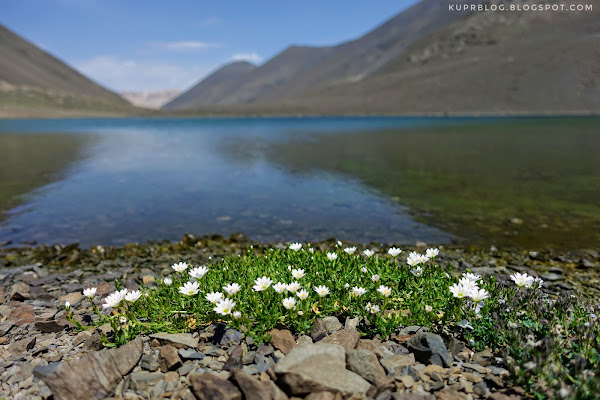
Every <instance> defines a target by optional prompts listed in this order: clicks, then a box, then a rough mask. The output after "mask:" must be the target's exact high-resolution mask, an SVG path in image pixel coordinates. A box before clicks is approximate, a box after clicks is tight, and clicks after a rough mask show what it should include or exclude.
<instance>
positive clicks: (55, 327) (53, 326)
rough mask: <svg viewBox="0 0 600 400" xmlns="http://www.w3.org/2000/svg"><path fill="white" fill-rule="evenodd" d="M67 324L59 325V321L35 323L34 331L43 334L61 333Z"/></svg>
mask: <svg viewBox="0 0 600 400" xmlns="http://www.w3.org/2000/svg"><path fill="white" fill-rule="evenodd" d="M66 326H67V324H62V323H59V321H56V320H52V321H38V322H36V323H35V329H37V330H38V331H40V332H43V333H51V332H62V330H63V329H65V327H66Z"/></svg>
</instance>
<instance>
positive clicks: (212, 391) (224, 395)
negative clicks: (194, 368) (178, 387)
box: [188, 373, 242, 400]
mask: <svg viewBox="0 0 600 400" xmlns="http://www.w3.org/2000/svg"><path fill="white" fill-rule="evenodd" d="M188 379H189V381H190V384H191V385H192V390H193V392H194V394H195V395H196V397H197V398H198V400H216V399H218V400H242V393H241V392H240V391H239V390H238V388H236V387H235V386H234V384H233V383H231V382H229V381H226V380H224V379H221V378H218V377H217V376H215V375H213V374H210V373H204V374H191V375H189V376H188Z"/></svg>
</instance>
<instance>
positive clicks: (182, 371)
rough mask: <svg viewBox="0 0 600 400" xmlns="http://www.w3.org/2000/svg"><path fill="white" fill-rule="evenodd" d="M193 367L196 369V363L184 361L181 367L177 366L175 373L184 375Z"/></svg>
mask: <svg viewBox="0 0 600 400" xmlns="http://www.w3.org/2000/svg"><path fill="white" fill-rule="evenodd" d="M194 369H196V364H194V363H191V362H186V363H185V364H183V366H182V367H181V368H179V369H178V370H177V373H178V374H179V375H180V376H185V375H187V374H189V373H190V372H192V371H193V370H194Z"/></svg>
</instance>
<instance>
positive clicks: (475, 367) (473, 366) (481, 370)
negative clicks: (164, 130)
mask: <svg viewBox="0 0 600 400" xmlns="http://www.w3.org/2000/svg"><path fill="white" fill-rule="evenodd" d="M463 368H468V369H470V370H473V371H476V372H479V373H480V374H483V373H485V372H487V371H486V369H485V368H484V367H483V366H481V365H480V364H474V363H464V364H463Z"/></svg>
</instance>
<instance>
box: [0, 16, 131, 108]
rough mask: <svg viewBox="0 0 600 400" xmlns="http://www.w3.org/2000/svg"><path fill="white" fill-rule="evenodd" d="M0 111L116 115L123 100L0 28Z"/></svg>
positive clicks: (127, 104) (126, 106) (128, 106)
mask: <svg viewBox="0 0 600 400" xmlns="http://www.w3.org/2000/svg"><path fill="white" fill-rule="evenodd" d="M0 107H2V109H4V110H7V109H14V110H17V112H20V111H23V110H27V109H61V110H65V109H71V110H95V111H115V110H120V109H123V108H132V106H131V104H130V103H129V102H127V101H126V100H125V99H123V98H122V97H120V96H119V95H117V94H116V93H113V92H111V91H109V90H107V89H105V88H103V87H101V86H100V85H98V84H96V83H94V82H93V81H91V80H90V79H88V78H86V77H85V76H83V75H82V74H80V73H79V72H77V71H75V70H74V69H73V68H71V67H69V66H68V65H67V64H65V63H64V62H62V61H60V60H59V59H58V58H56V57H54V56H52V55H50V54H48V53H47V52H45V51H43V50H42V49H40V48H39V47H37V46H35V45H33V44H32V43H30V42H28V41H27V40H25V39H23V38H22V37H20V36H19V35H17V34H16V33H14V32H12V31H11V30H9V29H8V28H6V27H4V26H2V25H0Z"/></svg>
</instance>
